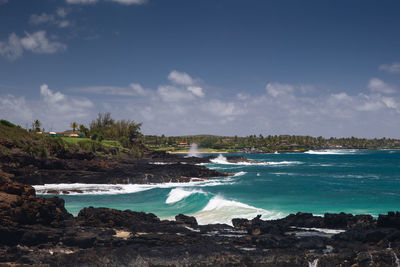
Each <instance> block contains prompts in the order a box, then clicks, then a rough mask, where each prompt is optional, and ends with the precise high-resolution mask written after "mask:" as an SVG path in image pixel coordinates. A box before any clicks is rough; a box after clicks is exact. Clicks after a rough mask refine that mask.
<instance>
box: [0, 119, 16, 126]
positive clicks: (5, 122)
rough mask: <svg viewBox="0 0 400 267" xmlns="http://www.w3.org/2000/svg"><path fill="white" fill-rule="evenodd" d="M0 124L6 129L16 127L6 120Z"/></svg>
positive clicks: (0, 121)
mask: <svg viewBox="0 0 400 267" xmlns="http://www.w3.org/2000/svg"><path fill="white" fill-rule="evenodd" d="M0 124H2V125H4V126H8V127H17V125H15V124H14V123H11V122H9V121H6V120H0Z"/></svg>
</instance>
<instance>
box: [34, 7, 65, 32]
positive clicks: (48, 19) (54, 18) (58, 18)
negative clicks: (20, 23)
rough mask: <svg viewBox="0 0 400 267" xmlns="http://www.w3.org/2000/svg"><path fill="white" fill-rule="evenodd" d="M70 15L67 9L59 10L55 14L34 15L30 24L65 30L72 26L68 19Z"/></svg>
mask: <svg viewBox="0 0 400 267" xmlns="http://www.w3.org/2000/svg"><path fill="white" fill-rule="evenodd" d="M68 13H69V12H68V11H67V10H66V9H65V8H58V9H57V10H56V11H55V13H54V14H47V13H42V14H40V15H37V14H32V15H31V16H30V18H29V23H30V24H32V25H40V24H53V25H57V26H58V27H60V28H65V27H68V26H70V25H71V22H70V21H69V20H67V19H66V17H67V15H68Z"/></svg>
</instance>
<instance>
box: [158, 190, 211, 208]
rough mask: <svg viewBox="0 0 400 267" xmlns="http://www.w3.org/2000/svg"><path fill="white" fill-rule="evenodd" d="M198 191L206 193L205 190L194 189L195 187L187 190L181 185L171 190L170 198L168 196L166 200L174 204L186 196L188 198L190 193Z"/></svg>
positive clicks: (167, 202)
mask: <svg viewBox="0 0 400 267" xmlns="http://www.w3.org/2000/svg"><path fill="white" fill-rule="evenodd" d="M197 193H199V194H206V193H205V192H204V191H203V190H194V189H193V190H185V189H183V188H180V187H178V188H174V189H172V190H171V191H170V192H169V194H168V198H167V200H165V203H166V204H173V203H176V202H179V201H181V200H182V199H184V198H187V197H188V196H190V195H193V194H197Z"/></svg>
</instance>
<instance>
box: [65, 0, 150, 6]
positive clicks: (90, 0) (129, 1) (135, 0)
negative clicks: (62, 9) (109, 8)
mask: <svg viewBox="0 0 400 267" xmlns="http://www.w3.org/2000/svg"><path fill="white" fill-rule="evenodd" d="M107 1H112V2H116V3H118V4H122V5H141V4H144V3H146V2H147V0H107ZM66 2H67V3H68V4H84V5H86V4H94V3H97V2H98V0H66Z"/></svg>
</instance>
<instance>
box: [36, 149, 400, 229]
mask: <svg viewBox="0 0 400 267" xmlns="http://www.w3.org/2000/svg"><path fill="white" fill-rule="evenodd" d="M229 155H236V156H245V157H247V158H249V159H251V160H254V161H256V163H246V162H242V163H228V162H227V161H226V158H225V157H224V156H223V155H215V157H216V158H215V159H214V160H213V162H212V163H210V164H205V165H206V166H207V167H208V168H211V169H215V170H218V171H223V172H229V173H232V174H234V176H232V177H222V178H218V177H216V178H212V179H210V180H208V181H198V180H196V179H193V181H192V182H190V183H182V184H181V183H173V184H152V185H83V184H73V185H67V184H61V185H45V186H35V188H36V190H37V192H38V194H40V193H42V194H43V193H45V192H46V190H49V189H57V190H71V189H74V188H75V189H80V190H82V192H83V193H72V194H68V195H59V197H61V198H63V199H64V200H65V206H66V208H67V210H68V211H69V212H71V213H72V214H74V215H77V214H78V212H79V210H81V209H82V208H84V207H88V206H94V207H109V208H115V209H121V210H125V209H130V210H133V211H144V212H152V213H154V214H156V215H157V216H158V217H160V218H165V219H172V218H174V216H175V215H177V214H179V213H183V214H186V215H191V216H195V217H196V218H197V221H198V222H199V223H200V224H208V223H228V224H231V220H232V218H248V219H252V218H254V217H255V216H257V215H258V214H260V215H262V218H263V219H277V218H281V217H284V216H286V215H288V214H290V213H296V212H311V213H313V214H316V215H323V214H324V213H326V212H329V213H338V212H346V213H352V214H371V215H373V216H377V215H378V214H383V213H386V212H388V211H395V210H400V151H398V150H322V151H309V152H307V153H287V154H229ZM159 164H163V163H162V162H160V163H159ZM194 178H195V177H194Z"/></svg>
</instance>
